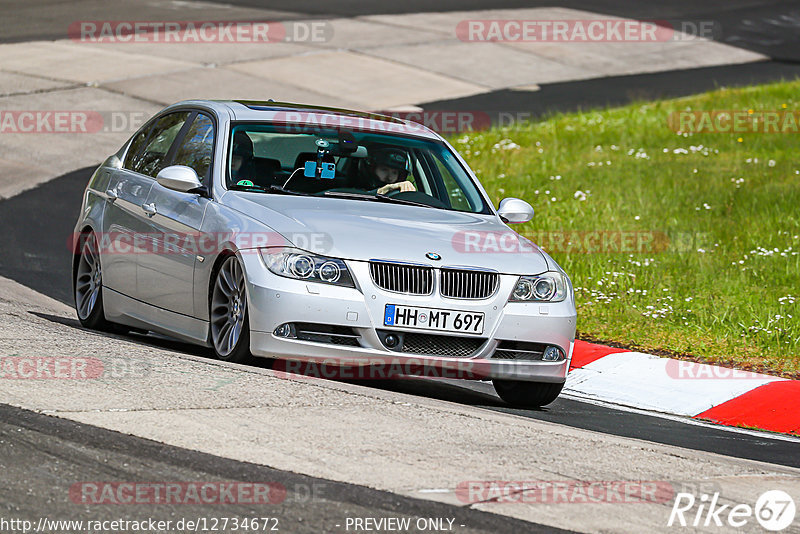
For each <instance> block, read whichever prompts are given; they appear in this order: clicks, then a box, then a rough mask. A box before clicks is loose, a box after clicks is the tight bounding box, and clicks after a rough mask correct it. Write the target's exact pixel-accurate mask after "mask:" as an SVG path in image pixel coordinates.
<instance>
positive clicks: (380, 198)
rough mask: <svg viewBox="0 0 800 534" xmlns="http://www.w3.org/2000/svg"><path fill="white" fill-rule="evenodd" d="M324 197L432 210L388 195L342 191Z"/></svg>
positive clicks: (325, 194) (428, 206)
mask: <svg viewBox="0 0 800 534" xmlns="http://www.w3.org/2000/svg"><path fill="white" fill-rule="evenodd" d="M323 195H324V196H326V197H332V198H352V199H356V200H366V201H371V202H389V203H390V204H406V205H408V206H422V207H423V208H433V207H434V206H431V205H430V204H423V203H422V202H414V201H413V200H403V199H401V198H394V197H390V196H388V195H378V194H375V195H370V194H368V193H346V192H343V191H325V192H324V193H323Z"/></svg>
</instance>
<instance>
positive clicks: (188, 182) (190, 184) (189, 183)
mask: <svg viewBox="0 0 800 534" xmlns="http://www.w3.org/2000/svg"><path fill="white" fill-rule="evenodd" d="M156 182H158V183H159V184H160V185H162V186H164V187H166V188H167V189H172V190H173V191H178V192H180V193H189V192H192V191H193V190H195V189H199V188H201V187H203V184H201V183H200V179H199V178H198V177H197V173H196V172H194V169H192V168H191V167H187V166H185V165H170V166H169V167H166V168H164V169H161V171H160V172H159V173H158V175H157V176H156Z"/></svg>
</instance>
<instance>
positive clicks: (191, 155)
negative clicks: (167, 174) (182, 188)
mask: <svg viewBox="0 0 800 534" xmlns="http://www.w3.org/2000/svg"><path fill="white" fill-rule="evenodd" d="M213 154H214V123H213V122H211V118H210V117H208V116H207V115H203V114H198V115H197V117H196V118H195V119H194V121H193V122H192V125H191V126H190V127H189V130H188V131H187V132H186V135H185V136H184V137H183V141H182V142H181V145H180V147H178V151H177V152H176V153H175V158H174V160H173V161H172V165H186V166H187V167H191V168H192V169H194V171H195V172H196V173H197V177H198V178H200V182H201V183H203V184H204V185H205V184H208V177H209V174H210V172H211V158H212V156H213Z"/></svg>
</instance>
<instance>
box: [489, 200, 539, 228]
mask: <svg viewBox="0 0 800 534" xmlns="http://www.w3.org/2000/svg"><path fill="white" fill-rule="evenodd" d="M497 214H498V215H500V218H501V219H503V221H505V222H507V223H524V222H528V221H530V220H531V219H533V207H532V206H531V205H530V204H528V203H527V202H525V201H524V200H520V199H518V198H504V199H503V200H501V201H500V205H499V206H498V207H497Z"/></svg>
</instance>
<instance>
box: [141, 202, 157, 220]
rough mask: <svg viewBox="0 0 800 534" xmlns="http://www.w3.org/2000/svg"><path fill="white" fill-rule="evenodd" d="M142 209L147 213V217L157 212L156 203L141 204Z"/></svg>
mask: <svg viewBox="0 0 800 534" xmlns="http://www.w3.org/2000/svg"><path fill="white" fill-rule="evenodd" d="M142 209H143V210H144V212H145V213H146V214H147V216H148V217H152V216H153V215H155V214H156V213H158V211H156V205H155V204H153V203H150V204H142Z"/></svg>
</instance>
